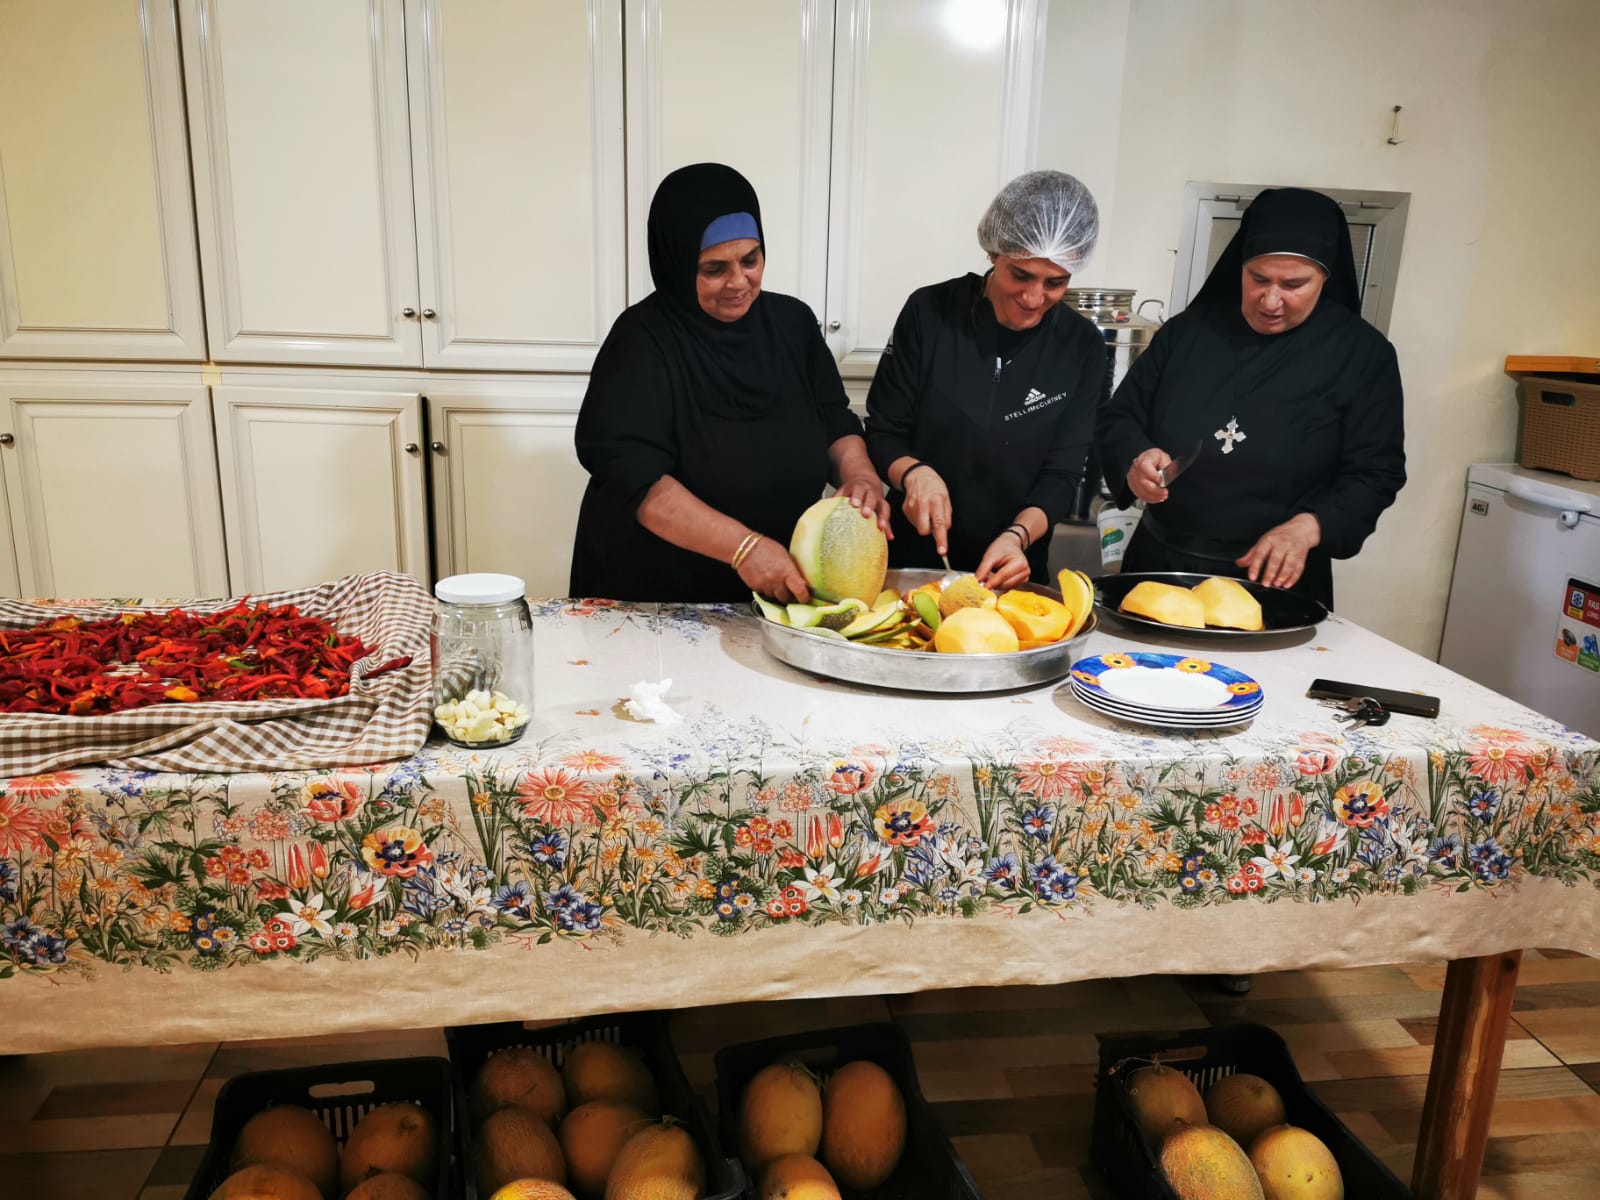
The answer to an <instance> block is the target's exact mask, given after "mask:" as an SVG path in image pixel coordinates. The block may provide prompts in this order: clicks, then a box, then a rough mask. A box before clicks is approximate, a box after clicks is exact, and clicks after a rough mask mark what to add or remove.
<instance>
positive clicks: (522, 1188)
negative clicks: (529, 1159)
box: [489, 1179, 577, 1200]
mask: <svg viewBox="0 0 1600 1200" xmlns="http://www.w3.org/2000/svg"><path fill="white" fill-rule="evenodd" d="M489 1200H577V1197H576V1196H574V1195H573V1194H572V1193H571V1192H569V1191H567V1189H566V1188H564V1187H562V1186H561V1185H560V1184H559V1183H551V1182H550V1181H549V1180H548V1179H516V1180H513V1181H512V1182H510V1183H508V1184H506V1185H505V1187H503V1188H501V1189H500V1190H499V1191H498V1192H496V1193H495V1194H494V1195H492V1196H490V1197H489Z"/></svg>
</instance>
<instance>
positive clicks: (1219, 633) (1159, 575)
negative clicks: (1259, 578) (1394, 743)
mask: <svg viewBox="0 0 1600 1200" xmlns="http://www.w3.org/2000/svg"><path fill="white" fill-rule="evenodd" d="M1218 578H1221V579H1229V578H1233V577H1232V576H1218V575H1205V574H1202V573H1200V572H1198V571H1130V572H1129V573H1128V574H1126V575H1123V574H1113V573H1108V574H1103V575H1097V576H1095V578H1094V579H1093V580H1091V581H1090V582H1092V583H1093V584H1094V607H1095V610H1096V611H1098V612H1103V613H1105V614H1106V616H1108V617H1112V618H1114V619H1115V620H1117V621H1120V622H1122V623H1123V624H1124V625H1131V626H1135V627H1137V628H1139V629H1158V630H1160V631H1161V632H1163V633H1166V634H1169V635H1174V636H1180V637H1202V638H1206V637H1209V638H1224V639H1227V638H1263V637H1277V636H1278V635H1280V634H1285V633H1303V632H1305V631H1306V630H1307V629H1315V628H1316V627H1317V626H1318V625H1320V624H1322V622H1323V621H1325V620H1327V619H1328V617H1329V616H1330V615H1331V614H1330V613H1329V611H1328V607H1327V605H1325V604H1323V603H1322V602H1321V601H1320V600H1314V599H1312V598H1311V597H1310V596H1303V595H1300V594H1299V593H1297V592H1286V591H1285V589H1282V588H1266V587H1263V586H1262V585H1261V584H1258V583H1251V582H1250V581H1249V580H1248V579H1238V580H1236V582H1238V583H1241V584H1243V585H1244V587H1245V590H1246V591H1248V592H1250V594H1251V595H1253V596H1256V599H1257V600H1260V599H1261V597H1260V596H1259V595H1256V593H1257V592H1258V591H1265V592H1266V593H1268V596H1269V597H1270V596H1272V595H1273V594H1274V593H1277V594H1280V595H1292V596H1294V597H1295V602H1296V603H1304V604H1305V605H1306V606H1307V619H1306V620H1302V621H1299V622H1297V623H1295V624H1293V625H1276V626H1273V627H1272V628H1269V629H1224V628H1223V627H1222V626H1220V625H1207V626H1206V627H1205V628H1204V629H1193V628H1190V627H1188V626H1185V625H1167V624H1164V623H1163V622H1161V621H1153V620H1151V619H1150V618H1149V617H1141V616H1139V615H1138V614H1137V613H1125V612H1123V611H1121V610H1120V609H1118V608H1117V607H1116V606H1115V605H1114V604H1108V603H1107V602H1106V599H1105V585H1106V583H1107V582H1108V581H1110V580H1123V579H1131V580H1133V581H1134V582H1135V583H1137V582H1140V581H1142V580H1146V579H1148V580H1153V581H1154V582H1156V583H1171V584H1173V585H1174V586H1177V587H1193V586H1195V585H1196V584H1198V583H1201V582H1202V581H1204V580H1206V579H1218ZM1113 586H1115V585H1114V584H1113ZM1268 602H1269V603H1270V602H1271V601H1270V599H1269V601H1268ZM1263 610H1265V605H1263ZM1264 615H1265V612H1264V611H1263V616H1264Z"/></svg>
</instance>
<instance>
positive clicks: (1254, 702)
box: [1068, 677, 1264, 717]
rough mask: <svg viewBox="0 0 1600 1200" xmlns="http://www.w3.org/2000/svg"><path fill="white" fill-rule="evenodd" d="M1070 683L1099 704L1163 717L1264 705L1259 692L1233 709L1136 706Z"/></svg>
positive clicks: (1071, 681)
mask: <svg viewBox="0 0 1600 1200" xmlns="http://www.w3.org/2000/svg"><path fill="white" fill-rule="evenodd" d="M1068 682H1070V683H1071V685H1072V688H1073V690H1074V691H1078V692H1082V693H1084V694H1085V695H1088V696H1092V697H1094V699H1095V701H1096V702H1097V703H1100V704H1107V705H1110V706H1111V707H1112V708H1122V709H1126V710H1127V711H1129V712H1147V713H1160V714H1161V715H1163V716H1166V715H1169V714H1170V715H1173V716H1193V717H1209V716H1212V715H1214V714H1216V713H1229V712H1244V711H1246V710H1247V709H1252V708H1260V707H1261V706H1262V704H1263V703H1264V698H1263V697H1262V695H1261V693H1260V692H1257V693H1256V694H1255V695H1254V696H1248V697H1246V699H1247V700H1249V701H1251V703H1248V704H1238V705H1234V706H1232V707H1222V706H1219V707H1216V708H1163V707H1162V706H1161V705H1159V704H1136V703H1134V702H1133V701H1131V700H1120V699H1118V698H1117V697H1115V696H1109V695H1105V694H1103V693H1101V692H1096V691H1095V690H1093V689H1092V688H1087V687H1085V686H1084V685H1083V683H1082V682H1081V681H1079V680H1077V679H1071V678H1070V677H1069V679H1068Z"/></svg>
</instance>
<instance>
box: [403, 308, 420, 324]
mask: <svg viewBox="0 0 1600 1200" xmlns="http://www.w3.org/2000/svg"><path fill="white" fill-rule="evenodd" d="M400 315H401V316H402V317H404V318H405V319H406V320H408V321H409V320H411V318H412V317H414V316H416V315H417V310H416V309H414V308H411V307H406V308H402V309H401V310H400Z"/></svg>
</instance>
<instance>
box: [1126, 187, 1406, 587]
mask: <svg viewBox="0 0 1600 1200" xmlns="http://www.w3.org/2000/svg"><path fill="white" fill-rule="evenodd" d="M1402 408H1403V403H1402V393H1401V387H1400V369H1399V364H1398V363H1397V361H1396V359H1395V352H1394V347H1393V346H1391V345H1390V344H1389V341H1388V339H1387V338H1385V337H1384V336H1383V334H1381V333H1379V332H1378V331H1377V330H1376V329H1374V328H1373V327H1372V326H1371V325H1369V324H1367V322H1366V321H1364V320H1362V318H1361V298H1360V295H1359V293H1358V290H1357V281H1356V270H1355V261H1354V257H1353V254H1352V251H1351V245H1350V233H1349V229H1348V227H1347V226H1346V224H1345V219H1344V214H1343V212H1341V211H1340V208H1339V206H1338V204H1337V203H1335V202H1334V201H1333V200H1331V199H1330V198H1329V197H1327V196H1324V195H1322V194H1321V193H1319V192H1312V191H1306V190H1304V189H1301V188H1278V189H1274V190H1270V191H1265V192H1262V193H1261V194H1260V195H1259V196H1257V197H1256V199H1255V200H1254V202H1253V203H1252V204H1251V205H1250V207H1249V208H1248V209H1247V210H1246V211H1245V214H1244V219H1243V220H1242V221H1241V222H1240V227H1239V231H1238V233H1236V234H1235V235H1234V238H1233V240H1232V241H1231V242H1230V243H1229V244H1228V247H1227V249H1226V250H1225V251H1224V252H1223V255H1222V258H1221V259H1220V260H1219V261H1218V262H1217V265H1216V267H1215V269H1213V270H1212V272H1211V274H1210V276H1209V277H1208V278H1207V280H1206V283H1205V286H1204V287H1202V288H1201V289H1200V292H1199V294H1198V295H1197V296H1196V297H1195V298H1194V300H1193V301H1191V302H1190V304H1189V307H1188V308H1186V309H1185V310H1184V311H1183V312H1181V313H1179V314H1178V315H1177V316H1175V317H1173V318H1172V319H1171V320H1170V321H1168V322H1167V323H1166V325H1165V326H1163V327H1162V328H1161V330H1160V331H1159V332H1158V333H1157V334H1156V336H1155V338H1154V339H1153V340H1152V341H1151V343H1150V347H1149V349H1147V350H1146V351H1145V353H1144V354H1143V355H1141V356H1140V357H1139V358H1138V359H1137V360H1136V361H1135V362H1134V364H1133V366H1132V368H1131V369H1130V370H1129V371H1128V374H1127V377H1126V378H1125V379H1124V380H1123V381H1122V384H1121V386H1120V387H1118V389H1117V391H1116V394H1115V395H1114V396H1113V397H1112V400H1111V403H1110V404H1109V405H1108V406H1107V407H1106V408H1105V409H1104V410H1103V412H1102V414H1101V417H1100V419H1099V421H1098V423H1097V426H1096V436H1095V441H1096V447H1097V449H1098V451H1099V455H1100V461H1101V462H1102V463H1103V464H1104V465H1105V468H1106V473H1107V476H1108V477H1109V478H1112V479H1116V477H1117V476H1118V475H1121V476H1122V479H1121V481H1120V482H1119V483H1114V484H1113V489H1114V491H1115V492H1116V494H1117V500H1118V502H1119V503H1121V504H1122V505H1124V506H1126V505H1128V504H1131V503H1132V501H1133V499H1134V498H1135V497H1137V498H1138V499H1140V500H1143V501H1144V502H1145V504H1146V508H1145V512H1144V516H1143V517H1142V519H1141V520H1140V522H1139V525H1138V528H1137V529H1136V530H1135V532H1134V536H1133V540H1132V541H1131V542H1130V543H1129V545H1128V550H1127V554H1126V556H1125V557H1124V559H1123V563H1122V569H1123V570H1124V571H1125V572H1138V571H1191V572H1198V573H1204V574H1209V575H1233V576H1241V577H1248V578H1250V579H1252V580H1257V581H1259V582H1261V583H1265V584H1267V585H1269V586H1273V587H1284V588H1293V589H1295V590H1297V591H1300V592H1303V593H1305V594H1307V595H1310V596H1313V597H1315V598H1316V599H1318V600H1320V601H1322V602H1323V603H1324V604H1326V605H1328V606H1329V607H1330V608H1331V607H1332V605H1333V574H1332V563H1331V560H1332V559H1335V558H1350V557H1352V556H1353V555H1354V554H1355V553H1356V552H1357V551H1358V550H1360V549H1361V545H1362V543H1363V542H1364V541H1366V539H1367V537H1368V536H1369V535H1370V534H1371V533H1372V531H1373V529H1374V528H1375V527H1376V525H1377V521H1378V515H1379V514H1380V513H1381V512H1383V510H1384V509H1386V508H1388V507H1389V505H1390V504H1392V503H1393V502H1394V498H1395V495H1396V494H1397V493H1398V492H1399V490H1400V488H1401V486H1402V485H1404V483H1405V479H1406V475H1405V433H1404V423H1403V414H1402ZM1197 446H1198V447H1199V453H1198V456H1197V457H1194V458H1193V460H1192V464H1189V465H1183V464H1180V469H1181V475H1179V476H1178V477H1176V478H1173V479H1171V480H1170V481H1169V480H1168V479H1167V478H1166V471H1167V468H1169V467H1170V466H1172V464H1173V462H1174V460H1175V459H1188V458H1189V457H1190V455H1191V453H1192V452H1193V451H1194V449H1195V448H1196V447H1197Z"/></svg>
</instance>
